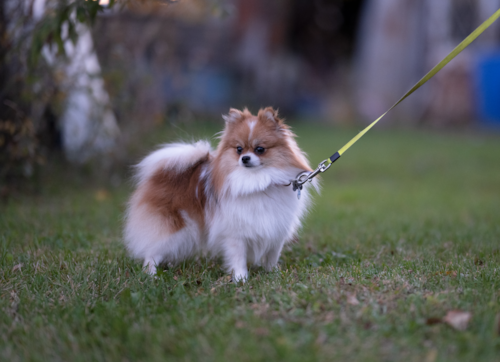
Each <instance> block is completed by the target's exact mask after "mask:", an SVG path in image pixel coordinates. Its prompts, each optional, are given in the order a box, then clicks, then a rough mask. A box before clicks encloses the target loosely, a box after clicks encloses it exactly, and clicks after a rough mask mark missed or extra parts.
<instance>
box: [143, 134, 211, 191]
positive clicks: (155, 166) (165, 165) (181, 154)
mask: <svg viewBox="0 0 500 362" xmlns="http://www.w3.org/2000/svg"><path fill="white" fill-rule="evenodd" d="M211 152H212V147H211V146H210V143H208V141H198V142H196V143H181V142H179V143H168V144H165V145H163V146H162V147H161V148H160V149H158V150H156V151H154V152H153V153H151V154H149V155H148V156H147V157H146V158H144V159H143V160H142V161H141V162H140V163H139V164H138V165H137V166H136V174H135V179H136V182H137V184H138V185H140V184H142V183H143V182H145V181H146V180H148V179H149V178H150V177H151V176H152V175H153V174H154V173H155V172H156V171H158V170H159V169H164V170H175V171H178V172H181V171H182V170H185V169H187V168H189V167H190V166H192V165H194V164H195V163H196V162H198V161H199V160H201V159H203V158H205V157H206V156H207V154H209V153H211Z"/></svg>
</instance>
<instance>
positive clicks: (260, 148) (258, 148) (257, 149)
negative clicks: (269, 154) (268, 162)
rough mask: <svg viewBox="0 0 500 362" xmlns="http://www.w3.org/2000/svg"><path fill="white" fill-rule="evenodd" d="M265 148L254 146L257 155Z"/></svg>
mask: <svg viewBox="0 0 500 362" xmlns="http://www.w3.org/2000/svg"><path fill="white" fill-rule="evenodd" d="M265 150H266V149H265V148H264V147H260V146H259V147H255V153H256V154H257V155H262V154H263V153H264V151H265Z"/></svg>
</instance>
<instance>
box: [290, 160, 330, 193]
mask: <svg viewBox="0 0 500 362" xmlns="http://www.w3.org/2000/svg"><path fill="white" fill-rule="evenodd" d="M328 161H330V160H329V159H326V160H323V161H321V162H320V164H319V165H318V168H316V170H314V171H313V172H308V171H304V172H301V173H299V174H298V175H297V177H296V178H295V180H293V181H292V185H293V191H297V198H298V199H299V200H300V192H301V190H302V187H303V185H304V184H305V183H306V182H307V181H309V182H311V181H312V179H313V178H314V177H316V176H317V175H318V174H319V173H323V172H325V171H326V170H328V169H329V168H330V166H331V165H332V163H331V162H330V163H328Z"/></svg>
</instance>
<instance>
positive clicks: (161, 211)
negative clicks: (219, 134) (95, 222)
mask: <svg viewBox="0 0 500 362" xmlns="http://www.w3.org/2000/svg"><path fill="white" fill-rule="evenodd" d="M210 152H211V148H210V145H209V143H208V142H205V141H199V142H197V143H193V144H187V143H174V144H167V145H165V146H163V147H162V148H161V149H159V150H157V151H155V152H153V153H151V154H150V155H149V156H147V157H146V158H145V159H144V160H143V161H141V163H139V164H138V165H137V174H136V181H137V189H136V191H135V192H134V194H133V195H132V198H131V200H130V202H129V205H128V210H127V216H126V221H125V235H124V238H125V243H126V245H127V248H128V250H129V252H130V253H131V254H132V256H134V257H136V258H140V259H144V265H149V271H150V272H154V265H155V264H158V263H159V262H161V261H167V262H174V263H175V262H176V261H178V260H182V259H184V258H186V257H189V256H190V255H192V254H193V253H194V252H195V251H196V250H198V249H199V248H200V245H199V244H200V242H202V240H203V238H202V233H203V232H204V231H203V230H204V225H205V212H204V208H205V203H206V202H207V200H206V192H205V183H204V182H203V180H204V178H205V170H206V167H207V164H208V162H210V157H211V156H210ZM165 255H169V259H170V260H165Z"/></svg>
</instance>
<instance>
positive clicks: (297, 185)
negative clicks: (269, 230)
mask: <svg viewBox="0 0 500 362" xmlns="http://www.w3.org/2000/svg"><path fill="white" fill-rule="evenodd" d="M499 17H500V9H498V10H497V11H496V12H495V13H494V14H493V15H492V16H490V18H489V19H487V20H486V21H485V22H484V23H482V24H481V25H480V26H479V27H478V28H477V29H476V30H474V31H473V32H472V33H471V34H470V35H469V36H468V37H467V38H465V39H464V40H463V41H462V42H461V43H460V44H458V45H457V47H456V48H455V49H453V50H452V51H451V53H450V54H448V55H447V56H446V57H445V58H444V59H443V60H441V61H440V62H439V63H438V64H437V65H436V66H435V67H434V68H432V69H431V71H430V72H429V73H427V74H426V75H425V76H424V77H423V78H422V79H420V80H419V81H418V82H417V84H415V85H414V86H413V87H412V88H411V89H410V90H409V91H408V92H406V94H405V95H404V96H402V97H401V99H399V100H398V101H397V102H396V103H394V105H393V106H392V107H391V108H389V109H388V110H387V111H386V112H385V113H384V114H383V115H381V116H380V117H378V118H377V119H376V120H375V121H373V122H372V123H371V124H370V125H368V127H366V128H365V129H364V130H362V131H361V132H359V133H358V134H357V135H356V136H355V137H354V138H353V139H352V140H350V141H349V142H347V143H346V145H345V146H344V147H342V148H341V149H340V150H338V151H337V152H335V153H334V154H333V155H332V156H331V157H329V158H327V159H326V160H324V161H322V162H321V163H320V164H319V166H318V168H317V169H316V170H314V171H313V172H311V173H308V172H304V173H301V174H299V175H298V176H297V179H296V180H295V181H293V188H294V191H295V190H297V189H298V190H299V193H298V196H299V197H300V190H301V189H302V185H303V184H304V183H305V182H307V181H310V180H311V179H312V178H313V177H315V176H316V175H317V174H318V173H321V172H325V171H326V170H328V169H329V168H330V166H331V165H332V163H334V162H335V161H337V160H338V159H339V158H340V156H342V154H343V153H344V152H345V151H347V150H348V149H349V148H350V147H351V146H352V145H353V144H355V143H356V141H357V140H359V139H360V138H361V137H363V135H364V134H365V133H366V132H368V131H369V130H370V129H371V128H372V127H373V126H375V125H376V124H377V123H378V121H380V120H381V119H382V118H384V116H385V115H386V114H387V113H389V112H390V111H391V110H392V109H393V108H395V107H396V106H397V105H398V104H399V103H401V102H402V101H404V100H405V99H406V98H408V97H409V96H410V95H411V94H412V93H413V92H415V91H416V90H417V89H418V88H420V87H421V86H422V85H424V84H425V83H426V82H427V81H428V80H429V79H431V78H432V77H434V75H436V73H437V72H439V71H440V70H441V69H443V67H444V66H445V65H446V64H448V63H449V62H450V61H451V60H452V59H453V58H455V57H456V56H457V55H458V54H460V53H461V52H462V50H464V49H465V48H467V47H468V46H469V45H470V44H471V43H472V42H473V41H474V40H476V39H477V37H478V36H479V35H481V34H482V33H483V32H484V31H485V30H486V29H488V28H489V27H490V26H491V24H493V23H494V22H495V20H497V19H498V18H499Z"/></svg>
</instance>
